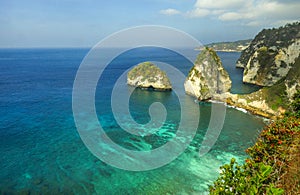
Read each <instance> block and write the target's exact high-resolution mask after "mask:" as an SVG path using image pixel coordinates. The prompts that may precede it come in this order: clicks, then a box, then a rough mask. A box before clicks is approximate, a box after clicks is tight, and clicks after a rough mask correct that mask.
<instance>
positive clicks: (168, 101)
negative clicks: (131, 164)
mask: <svg viewBox="0 0 300 195" xmlns="http://www.w3.org/2000/svg"><path fill="white" fill-rule="evenodd" d="M148 49H149V48H148ZM87 52H88V50H87V49H1V50H0V92H1V93H0V121H1V126H0V134H1V136H0V153H1V158H0V166H1V173H0V181H1V182H0V188H1V192H11V193H18V192H21V191H22V192H31V193H51V194H58V193H65V194H66V193H74V194H168V193H169V194H201V193H203V192H205V191H207V189H208V185H209V184H211V182H212V181H213V180H215V179H216V178H217V176H218V174H219V166H221V165H222V164H224V163H227V162H229V160H230V159H231V158H232V157H235V158H236V159H238V161H239V162H243V160H244V159H245V158H246V154H245V152H244V150H245V149H246V148H247V147H249V146H250V145H251V144H252V143H253V141H254V140H255V137H256V135H257V132H259V131H260V130H261V129H262V127H263V125H264V122H263V119H261V118H258V117H255V116H253V115H250V114H248V113H244V112H241V111H238V110H235V109H233V108H227V112H226V120H225V123H224V127H223V129H222V132H221V134H220V137H219V138H218V141H217V142H216V144H215V145H214V146H213V148H212V150H211V151H210V152H209V153H208V154H206V155H205V156H203V157H199V155H198V152H199V148H200V146H201V142H202V140H203V137H204V135H205V132H206V130H207V126H208V123H209V120H210V115H211V106H212V105H211V103H200V123H199V127H198V129H197V133H196V135H195V137H194V139H193V141H192V143H191V144H190V145H189V146H188V148H187V149H186V150H185V151H184V153H182V154H181V155H180V156H179V157H178V158H177V159H175V160H174V161H172V162H171V163H169V164H167V165H165V166H163V167H160V168H158V169H154V170H150V171H143V172H132V171H126V170H121V169H117V168H114V167H112V166H110V165H107V164H105V163H104V162H102V161H100V160H99V159H97V158H96V157H95V156H93V155H92V154H91V153H90V152H89V150H88V149H87V148H86V147H85V145H84V144H83V142H82V140H81V139H80V136H79V134H78V132H77V130H76V127H75V123H74V118H73V113H72V87H73V81H74V78H75V75H76V71H77V68H78V67H79V64H80V63H81V61H82V59H83V57H84V56H85V55H86V53H87ZM147 52H149V50H147V48H143V49H141V50H134V51H131V52H129V53H126V54H124V55H123V56H121V57H119V58H118V59H116V60H115V61H113V62H112V65H111V67H110V68H108V69H107V70H106V71H107V75H109V76H108V77H105V76H104V77H103V78H102V80H100V81H99V82H100V83H103V82H104V84H105V85H104V87H99V89H98V90H97V94H96V108H97V114H98V119H99V121H100V123H101V125H102V126H103V127H104V129H105V131H106V133H107V135H109V137H110V138H111V139H112V140H114V141H115V142H117V143H119V144H120V145H122V146H124V147H127V148H129V149H133V150H151V149H153V148H156V147H159V146H161V145H163V144H165V143H166V142H167V141H169V140H170V139H172V138H173V137H174V136H175V133H176V129H177V127H178V125H179V119H180V109H179V108H180V106H179V105H178V104H179V103H178V99H177V97H176V95H175V94H174V93H173V92H166V93H160V92H149V91H145V90H139V89H136V90H135V91H134V93H133V94H132V96H131V99H130V101H131V103H130V106H131V112H132V115H133V117H134V118H135V119H136V120H137V121H138V122H140V123H145V122H147V121H149V119H150V118H149V114H148V112H147V111H148V107H149V105H151V103H153V102H154V101H160V102H161V103H163V104H164V105H165V106H166V108H167V111H168V117H167V121H166V122H165V124H164V126H163V127H162V128H161V129H160V130H159V131H157V132H156V133H155V135H153V136H150V137H139V136H133V135H130V134H129V133H125V132H124V131H122V129H120V127H119V126H118V125H117V124H116V121H115V120H114V118H113V115H112V113H111V110H110V109H109V108H110V93H109V92H110V89H111V87H112V86H113V83H114V79H113V78H118V75H119V74H120V73H122V72H123V71H124V70H125V69H126V67H129V66H131V65H132V64H136V63H137V62H139V61H141V60H144V61H145V60H149V59H148V58H147ZM151 52H153V56H152V58H154V60H156V61H160V60H165V61H167V62H169V63H172V64H173V65H174V66H176V67H178V68H179V69H180V70H181V71H182V72H183V73H185V74H187V72H188V70H189V69H190V68H191V66H192V65H191V64H189V63H188V62H186V61H184V60H182V58H181V57H180V56H178V55H176V54H173V53H170V52H169V51H165V50H164V51H155V50H151ZM191 55H195V51H191ZM219 55H220V57H221V59H222V61H223V63H224V66H225V68H226V69H227V70H228V72H229V73H230V76H231V77H232V79H233V89H232V90H233V92H240V93H248V92H250V91H252V90H255V89H254V88H252V87H251V86H244V85H243V84H242V83H241V80H240V76H241V75H240V74H241V72H240V70H236V69H235V68H234V69H233V68H232V67H234V63H235V60H236V59H237V58H238V55H239V53H219ZM187 98H190V99H191V101H192V102H193V98H191V97H187ZM190 114H191V115H192V114H193V113H190ZM95 125H96V124H95V123H93V122H91V123H89V127H87V128H93V127H94V126H95ZM129 125H130V124H129Z"/></svg>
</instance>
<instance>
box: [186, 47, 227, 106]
mask: <svg viewBox="0 0 300 195" xmlns="http://www.w3.org/2000/svg"><path fill="white" fill-rule="evenodd" d="M184 88H185V91H186V93H187V94H188V95H192V96H195V97H197V98H198V99H199V100H207V99H211V98H213V97H214V95H216V94H223V93H225V92H229V91H230V89H231V80H230V77H229V74H228V73H227V72H226V70H225V69H224V67H223V66H222V62H221V60H220V58H219V57H218V56H217V54H216V52H215V51H214V50H213V49H210V48H205V49H204V50H202V52H201V53H200V54H199V55H198V56H197V60H196V61H195V63H194V66H193V67H192V69H191V70H190V72H189V74H188V77H187V79H186V81H185V83H184Z"/></svg>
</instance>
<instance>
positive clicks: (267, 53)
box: [236, 22, 300, 86]
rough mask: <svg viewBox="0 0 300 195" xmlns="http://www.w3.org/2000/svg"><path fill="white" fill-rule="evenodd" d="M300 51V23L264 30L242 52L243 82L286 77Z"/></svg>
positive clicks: (271, 81) (264, 83)
mask: <svg viewBox="0 0 300 195" xmlns="http://www.w3.org/2000/svg"><path fill="white" fill-rule="evenodd" d="M299 55H300V23H299V22H297V23H294V24H287V25H286V26H284V27H280V28H278V29H268V30H266V29H265V30H263V31H261V32H260V33H259V34H258V35H257V36H256V37H255V38H254V40H253V41H252V42H251V44H250V45H249V47H248V48H247V49H245V50H244V51H243V52H242V53H241V57H240V58H239V60H238V61H237V65H236V66H237V67H241V68H244V76H243V82H245V83H252V84H256V85H261V86H272V85H274V84H275V83H277V82H278V81H280V80H281V79H284V78H285V77H286V76H287V74H288V72H289V70H290V69H291V68H292V67H293V66H294V64H295V61H296V59H297V58H298V57H299Z"/></svg>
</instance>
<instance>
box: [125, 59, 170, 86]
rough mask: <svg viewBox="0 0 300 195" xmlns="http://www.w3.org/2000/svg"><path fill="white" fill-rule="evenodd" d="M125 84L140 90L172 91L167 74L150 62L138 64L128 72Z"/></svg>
mask: <svg viewBox="0 0 300 195" xmlns="http://www.w3.org/2000/svg"><path fill="white" fill-rule="evenodd" d="M127 83H128V84H129V85H132V86H136V87H141V88H153V89H156V90H171V89H172V86H171V82H170V80H169V78H168V77H167V74H166V73H165V72H164V71H162V70H161V69H160V68H158V67H157V66H156V65H155V64H153V63H151V62H143V63H140V64H138V65H137V66H135V67H134V68H133V69H132V70H130V71H129V72H128V74H127Z"/></svg>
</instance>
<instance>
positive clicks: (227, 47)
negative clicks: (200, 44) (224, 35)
mask: <svg viewBox="0 0 300 195" xmlns="http://www.w3.org/2000/svg"><path fill="white" fill-rule="evenodd" d="M251 41H252V39H247V40H239V41H234V42H219V43H210V44H207V45H205V46H206V47H210V48H213V49H214V50H215V51H229V52H239V51H242V50H244V49H245V48H247V47H248V46H249V45H250V42H251Z"/></svg>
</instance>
